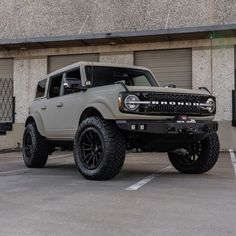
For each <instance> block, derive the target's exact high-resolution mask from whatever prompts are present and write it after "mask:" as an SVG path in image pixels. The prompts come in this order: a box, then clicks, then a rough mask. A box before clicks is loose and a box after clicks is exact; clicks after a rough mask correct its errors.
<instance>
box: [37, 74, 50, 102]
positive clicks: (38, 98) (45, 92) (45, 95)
mask: <svg viewBox="0 0 236 236" xmlns="http://www.w3.org/2000/svg"><path fill="white" fill-rule="evenodd" d="M44 80H46V85H45V91H44V95H43V96H41V97H36V95H37V90H38V85H39V83H40V82H42V81H44ZM47 88H48V77H46V78H43V79H41V80H39V81H38V83H37V86H36V89H35V95H34V101H35V100H40V99H43V98H45V97H47V90H48V89H47Z"/></svg>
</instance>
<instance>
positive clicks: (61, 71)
mask: <svg viewBox="0 0 236 236" xmlns="http://www.w3.org/2000/svg"><path fill="white" fill-rule="evenodd" d="M87 65H88V66H104V67H119V68H131V69H139V70H147V71H150V70H149V69H148V68H146V67H142V66H133V65H126V64H124V65H122V64H114V63H102V62H76V63H73V64H71V65H68V66H65V67H63V68H61V69H58V70H56V71H53V72H51V73H50V74H48V75H47V76H54V75H57V74H61V73H64V72H66V71H69V70H73V69H75V68H76V67H79V66H87ZM150 72H151V71H150ZM47 76H46V77H47Z"/></svg>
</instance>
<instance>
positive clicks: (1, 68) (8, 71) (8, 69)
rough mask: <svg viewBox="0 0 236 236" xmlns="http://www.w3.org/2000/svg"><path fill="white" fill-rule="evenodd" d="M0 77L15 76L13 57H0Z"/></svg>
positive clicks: (10, 77)
mask: <svg viewBox="0 0 236 236" xmlns="http://www.w3.org/2000/svg"><path fill="white" fill-rule="evenodd" d="M0 78H4V79H12V78H13V59H0Z"/></svg>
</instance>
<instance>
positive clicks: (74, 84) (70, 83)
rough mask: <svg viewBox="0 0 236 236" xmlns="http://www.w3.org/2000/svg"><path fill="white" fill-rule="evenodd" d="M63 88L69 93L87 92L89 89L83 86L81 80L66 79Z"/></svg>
mask: <svg viewBox="0 0 236 236" xmlns="http://www.w3.org/2000/svg"><path fill="white" fill-rule="evenodd" d="M63 86H64V90H65V91H67V93H74V92H79V91H81V90H82V91H85V90H86V89H87V88H86V86H82V82H81V80H78V79H77V78H64V81H63Z"/></svg>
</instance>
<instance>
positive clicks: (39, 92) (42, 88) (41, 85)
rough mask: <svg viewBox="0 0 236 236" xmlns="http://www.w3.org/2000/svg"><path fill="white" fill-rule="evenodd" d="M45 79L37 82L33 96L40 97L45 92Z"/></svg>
mask: <svg viewBox="0 0 236 236" xmlns="http://www.w3.org/2000/svg"><path fill="white" fill-rule="evenodd" d="M46 84H47V79H44V80H41V81H39V82H38V86H37V90H36V95H35V98H41V97H43V96H44V94H45V89H46Z"/></svg>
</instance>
